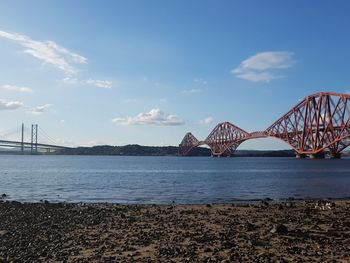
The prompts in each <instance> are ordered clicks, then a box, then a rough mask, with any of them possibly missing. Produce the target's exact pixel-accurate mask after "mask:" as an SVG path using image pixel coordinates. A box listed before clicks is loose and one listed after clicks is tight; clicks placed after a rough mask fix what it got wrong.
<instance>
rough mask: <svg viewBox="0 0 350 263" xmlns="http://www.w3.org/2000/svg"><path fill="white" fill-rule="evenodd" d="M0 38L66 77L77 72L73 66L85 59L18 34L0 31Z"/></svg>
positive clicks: (48, 43)
mask: <svg viewBox="0 0 350 263" xmlns="http://www.w3.org/2000/svg"><path fill="white" fill-rule="evenodd" d="M0 37H3V38H6V39H9V40H11V41H14V42H15V43H17V44H19V45H21V46H23V47H24V48H25V49H24V53H27V54H29V55H32V56H33V57H35V58H37V59H39V60H41V61H42V62H44V63H47V64H51V65H52V66H54V67H56V68H58V69H60V70H62V71H63V72H64V73H65V74H66V75H73V74H76V73H77V72H78V70H77V69H76V68H75V66H74V64H85V63H86V62H87V59H86V58H85V57H83V56H81V55H78V54H76V53H73V52H71V51H69V50H68V49H66V48H64V47H61V46H60V45H58V44H57V43H55V42H53V41H36V40H33V39H31V38H30V37H28V36H25V35H21V34H18V33H10V32H5V31H0Z"/></svg>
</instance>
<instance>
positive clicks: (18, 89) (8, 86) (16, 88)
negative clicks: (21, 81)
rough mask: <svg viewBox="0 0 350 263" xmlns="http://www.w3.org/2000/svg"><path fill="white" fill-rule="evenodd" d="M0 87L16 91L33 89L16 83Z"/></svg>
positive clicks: (24, 91) (26, 91) (30, 90)
mask: <svg viewBox="0 0 350 263" xmlns="http://www.w3.org/2000/svg"><path fill="white" fill-rule="evenodd" d="M0 89H2V90H9V91H15V92H23V93H31V92H33V90H32V89H31V88H28V87H20V86H15V85H9V84H6V85H2V86H0Z"/></svg>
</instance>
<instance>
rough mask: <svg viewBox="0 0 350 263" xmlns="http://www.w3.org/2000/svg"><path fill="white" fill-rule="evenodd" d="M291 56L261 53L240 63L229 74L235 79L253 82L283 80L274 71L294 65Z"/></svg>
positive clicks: (288, 53)
mask: <svg viewBox="0 0 350 263" xmlns="http://www.w3.org/2000/svg"><path fill="white" fill-rule="evenodd" d="M293 55H294V54H293V53H292V52H287V51H274V52H273V51H270V52H261V53H258V54H255V55H254V56H252V57H250V58H248V59H246V60H244V61H242V62H241V64H240V65H239V67H237V68H235V69H233V70H232V71H231V73H232V74H234V75H235V76H236V77H237V78H240V79H244V80H249V81H253V82H269V81H271V80H274V79H279V78H283V76H281V75H278V74H276V73H275V71H278V70H281V69H286V68H290V67H292V66H293V65H294V64H295V60H294V59H293Z"/></svg>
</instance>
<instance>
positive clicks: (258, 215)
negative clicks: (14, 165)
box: [0, 200, 350, 262]
mask: <svg viewBox="0 0 350 263" xmlns="http://www.w3.org/2000/svg"><path fill="white" fill-rule="evenodd" d="M11 261H12V262H350V201H349V200H342V201H335V202H334V203H332V202H330V203H329V204H327V205H325V203H321V202H320V203H319V204H317V202H316V201H288V202H279V203H273V202H267V201H261V202H257V203H254V204H217V205H117V204H89V205H87V204H62V203H60V204H50V203H32V204H21V203H18V202H3V201H2V202H0V262H11Z"/></svg>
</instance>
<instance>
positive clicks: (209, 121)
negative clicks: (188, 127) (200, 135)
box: [198, 116, 213, 124]
mask: <svg viewBox="0 0 350 263" xmlns="http://www.w3.org/2000/svg"><path fill="white" fill-rule="evenodd" d="M212 122H213V117H211V116H209V117H206V118H204V119H202V120H199V121H198V123H199V124H210V123H212Z"/></svg>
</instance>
